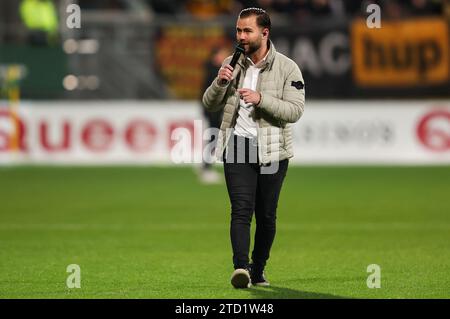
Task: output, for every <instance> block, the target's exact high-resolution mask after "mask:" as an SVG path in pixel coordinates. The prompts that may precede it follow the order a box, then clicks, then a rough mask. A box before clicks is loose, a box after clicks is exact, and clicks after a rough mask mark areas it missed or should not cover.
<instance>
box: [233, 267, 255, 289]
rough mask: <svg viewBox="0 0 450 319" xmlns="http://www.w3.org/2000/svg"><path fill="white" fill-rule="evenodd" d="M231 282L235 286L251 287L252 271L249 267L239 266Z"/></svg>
mask: <svg viewBox="0 0 450 319" xmlns="http://www.w3.org/2000/svg"><path fill="white" fill-rule="evenodd" d="M231 284H232V285H233V287H234V288H250V287H251V285H252V284H251V280H250V273H249V272H248V270H247V269H243V268H238V269H236V270H235V271H234V272H233V274H232V275H231Z"/></svg>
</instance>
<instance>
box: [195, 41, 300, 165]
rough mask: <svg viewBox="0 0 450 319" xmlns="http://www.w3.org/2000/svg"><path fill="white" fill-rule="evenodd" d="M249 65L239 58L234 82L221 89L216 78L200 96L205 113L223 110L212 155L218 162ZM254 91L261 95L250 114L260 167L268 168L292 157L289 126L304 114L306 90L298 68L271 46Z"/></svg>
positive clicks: (230, 127) (228, 59)
mask: <svg viewBox="0 0 450 319" xmlns="http://www.w3.org/2000/svg"><path fill="white" fill-rule="evenodd" d="M231 58H232V57H231V56H230V57H228V58H226V59H225V61H224V62H223V65H226V64H229V63H230V61H231ZM248 63H249V62H248V60H247V59H246V58H245V57H244V56H243V55H241V57H240V59H239V60H238V63H237V65H236V67H235V70H234V72H233V81H232V82H230V83H229V84H228V85H225V86H221V85H220V84H219V83H218V81H217V78H216V80H214V81H213V83H212V84H211V85H210V86H209V87H208V88H207V89H206V91H205V93H204V94H203V104H204V106H205V107H206V109H208V110H210V111H219V110H221V109H222V108H225V109H224V114H223V120H222V124H221V126H220V132H219V137H218V140H217V145H216V153H215V156H216V159H219V160H222V155H223V152H224V150H225V146H226V145H227V144H228V140H229V138H230V136H231V134H232V132H233V128H234V126H235V124H236V118H237V116H238V110H239V93H238V92H237V90H238V89H239V88H242V85H243V82H244V77H245V72H246V70H247V68H248V66H249V65H248ZM256 91H258V92H260V93H261V101H260V103H259V105H258V106H257V107H255V108H254V110H255V111H254V112H253V118H254V119H255V121H256V123H257V132H258V146H259V147H258V157H259V160H260V163H262V164H269V163H270V162H276V161H281V160H283V159H286V158H291V157H292V156H293V155H294V154H293V150H292V130H291V127H290V123H295V122H297V121H298V120H299V119H300V117H301V116H302V114H303V111H304V105H305V88H304V82H303V76H302V73H301V71H300V69H299V67H298V66H297V64H296V63H295V62H294V61H292V60H291V59H289V58H287V57H286V56H284V55H283V54H281V53H278V52H276V50H275V47H274V45H273V43H272V42H270V49H269V54H268V56H267V59H266V62H265V64H264V65H263V66H262V68H261V71H260V74H259V78H258V83H257V86H256Z"/></svg>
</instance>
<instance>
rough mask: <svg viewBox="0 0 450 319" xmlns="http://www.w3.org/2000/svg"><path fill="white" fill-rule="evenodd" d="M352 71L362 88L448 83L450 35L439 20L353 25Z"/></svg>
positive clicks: (358, 23) (446, 26)
mask: <svg viewBox="0 0 450 319" xmlns="http://www.w3.org/2000/svg"><path fill="white" fill-rule="evenodd" d="M350 31H351V52H352V67H353V68H352V69H353V79H354V82H355V85H357V86H361V87H367V88H369V87H392V86H396V87H418V86H430V85H436V84H443V83H445V82H448V81H449V34H448V33H449V32H448V25H447V22H446V21H445V20H443V19H439V18H423V19H414V20H402V21H392V22H386V21H383V22H382V25H381V28H379V29H370V28H368V27H367V26H366V21H365V20H355V21H354V22H353V23H352V25H351V30H350Z"/></svg>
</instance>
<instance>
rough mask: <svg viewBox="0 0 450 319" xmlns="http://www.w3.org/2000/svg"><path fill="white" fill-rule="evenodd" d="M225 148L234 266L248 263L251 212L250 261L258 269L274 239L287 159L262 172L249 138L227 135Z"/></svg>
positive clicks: (264, 261) (266, 256)
mask: <svg viewBox="0 0 450 319" xmlns="http://www.w3.org/2000/svg"><path fill="white" fill-rule="evenodd" d="M227 151H228V152H226V153H228V154H224V156H223V160H224V172H225V180H226V184H227V189H228V195H229V197H230V202H231V227H230V236H231V244H232V247H233V264H234V268H235V269H237V268H245V267H246V266H247V265H248V263H249V250H250V225H251V220H252V216H253V212H255V219H256V232H255V239H254V247H253V252H252V261H253V264H254V267H255V268H256V269H261V270H262V269H264V267H265V265H266V262H267V260H268V259H269V254H270V249H271V247H272V243H273V241H274V238H275V232H276V211H277V205H278V198H279V195H280V191H281V186H282V184H283V180H284V177H285V176H286V172H287V168H288V164H289V160H288V159H285V160H282V161H280V162H277V163H276V164H277V168H278V169H277V170H275V171H273V170H272V172H271V173H265V172H264V169H265V167H264V166H261V165H259V160H258V157H257V155H256V154H257V152H258V147H257V146H256V145H254V144H253V143H252V140H250V139H247V138H243V137H238V136H236V135H233V136H232V137H231V138H230V143H229V144H228V146H227ZM243 152H245V153H246V154H245V155H243V154H242V153H243ZM242 159H244V161H242Z"/></svg>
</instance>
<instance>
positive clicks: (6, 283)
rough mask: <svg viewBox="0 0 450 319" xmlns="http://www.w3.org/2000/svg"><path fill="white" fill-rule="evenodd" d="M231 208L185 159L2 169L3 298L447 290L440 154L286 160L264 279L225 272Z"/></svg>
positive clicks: (448, 187)
mask: <svg viewBox="0 0 450 319" xmlns="http://www.w3.org/2000/svg"><path fill="white" fill-rule="evenodd" d="M218 169H221V168H218ZM229 218H230V205H229V201H228V195H227V192H226V187H225V185H224V184H222V185H215V186H207V185H201V184H200V183H199V182H198V181H197V178H196V175H195V174H194V172H193V169H192V168H189V167H175V168H174V167H171V168H162V167H103V168H99V167H76V168H70V167H65V168H64V167H13V168H0V298H450V167H448V166H443V167H294V166H291V167H290V169H289V171H288V175H287V177H286V181H285V184H284V186H283V190H282V193H281V197H280V202H279V207H278V219H277V223H278V224H277V225H278V227H277V236H276V238H275V242H274V246H273V249H272V253H271V258H270V260H269V262H268V266H267V276H268V279H269V280H270V281H271V283H272V287H271V288H259V287H258V288H251V289H245V290H236V289H234V288H232V286H231V285H230V275H231V272H232V263H231V244H230V240H229ZM252 231H254V225H253V227H252ZM69 264H78V265H79V266H80V268H81V288H80V289H69V288H67V286H66V279H67V276H69V275H70V274H69V273H67V272H66V267H67V266H68V265H69ZM370 264H377V265H379V266H380V267H381V288H379V289H369V288H368V287H367V284H366V280H367V277H368V276H369V275H370V273H367V266H368V265H370Z"/></svg>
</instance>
